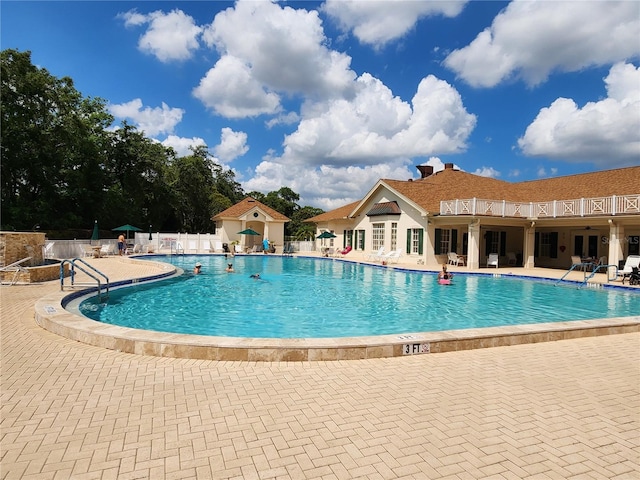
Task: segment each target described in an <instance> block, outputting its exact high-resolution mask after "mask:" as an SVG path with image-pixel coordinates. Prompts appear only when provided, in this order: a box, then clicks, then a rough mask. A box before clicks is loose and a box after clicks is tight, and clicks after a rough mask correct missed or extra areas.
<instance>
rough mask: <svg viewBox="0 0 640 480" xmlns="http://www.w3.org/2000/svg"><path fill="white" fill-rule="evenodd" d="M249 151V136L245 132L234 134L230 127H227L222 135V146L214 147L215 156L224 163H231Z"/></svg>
mask: <svg viewBox="0 0 640 480" xmlns="http://www.w3.org/2000/svg"><path fill="white" fill-rule="evenodd" d="M248 151H249V147H248V146H247V134H246V133H245V132H234V131H233V130H231V129H230V128H229V127H225V128H223V129H222V131H221V134H220V144H219V145H216V146H215V147H214V149H213V154H214V155H215V156H216V157H217V158H218V159H219V160H220V161H221V162H222V163H229V162H231V161H232V160H234V159H236V158H238V157H241V156H242V155H244V154H245V153H247V152H248Z"/></svg>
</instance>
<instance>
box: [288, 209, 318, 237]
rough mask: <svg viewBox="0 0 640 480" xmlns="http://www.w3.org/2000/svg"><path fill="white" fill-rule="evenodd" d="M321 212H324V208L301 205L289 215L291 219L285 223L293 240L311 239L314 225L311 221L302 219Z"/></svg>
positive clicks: (314, 230)
mask: <svg viewBox="0 0 640 480" xmlns="http://www.w3.org/2000/svg"><path fill="white" fill-rule="evenodd" d="M321 213H324V210H322V209H320V208H315V207H302V208H299V209H298V210H296V211H295V212H294V213H293V216H291V217H290V218H291V221H290V222H289V223H288V224H287V227H288V230H289V231H290V232H291V233H290V235H291V237H292V238H293V239H294V240H312V239H313V238H314V235H315V232H316V227H315V225H314V224H313V223H304V220H306V219H307V218H311V217H315V216H316V215H320V214H321Z"/></svg>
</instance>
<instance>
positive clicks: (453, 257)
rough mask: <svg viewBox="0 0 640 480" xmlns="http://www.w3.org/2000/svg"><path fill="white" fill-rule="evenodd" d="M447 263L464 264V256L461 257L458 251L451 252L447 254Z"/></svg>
mask: <svg viewBox="0 0 640 480" xmlns="http://www.w3.org/2000/svg"><path fill="white" fill-rule="evenodd" d="M447 258H448V260H447V263H448V264H449V265H456V266H457V265H464V258H462V257H459V256H458V254H457V253H456V252H449V253H448V254H447Z"/></svg>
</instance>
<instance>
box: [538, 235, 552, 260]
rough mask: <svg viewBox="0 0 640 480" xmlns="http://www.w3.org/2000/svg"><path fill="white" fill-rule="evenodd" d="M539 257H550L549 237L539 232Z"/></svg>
mask: <svg viewBox="0 0 640 480" xmlns="http://www.w3.org/2000/svg"><path fill="white" fill-rule="evenodd" d="M539 253H540V256H541V257H547V258H548V257H550V256H551V235H550V234H549V233H547V232H540V252H539Z"/></svg>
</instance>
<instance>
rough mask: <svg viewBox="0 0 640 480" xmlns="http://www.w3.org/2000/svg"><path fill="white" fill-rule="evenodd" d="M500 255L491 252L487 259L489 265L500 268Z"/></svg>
mask: <svg viewBox="0 0 640 480" xmlns="http://www.w3.org/2000/svg"><path fill="white" fill-rule="evenodd" d="M499 259H500V256H499V255H498V254H497V253H490V254H489V258H488V259H487V267H496V268H498V262H499Z"/></svg>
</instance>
